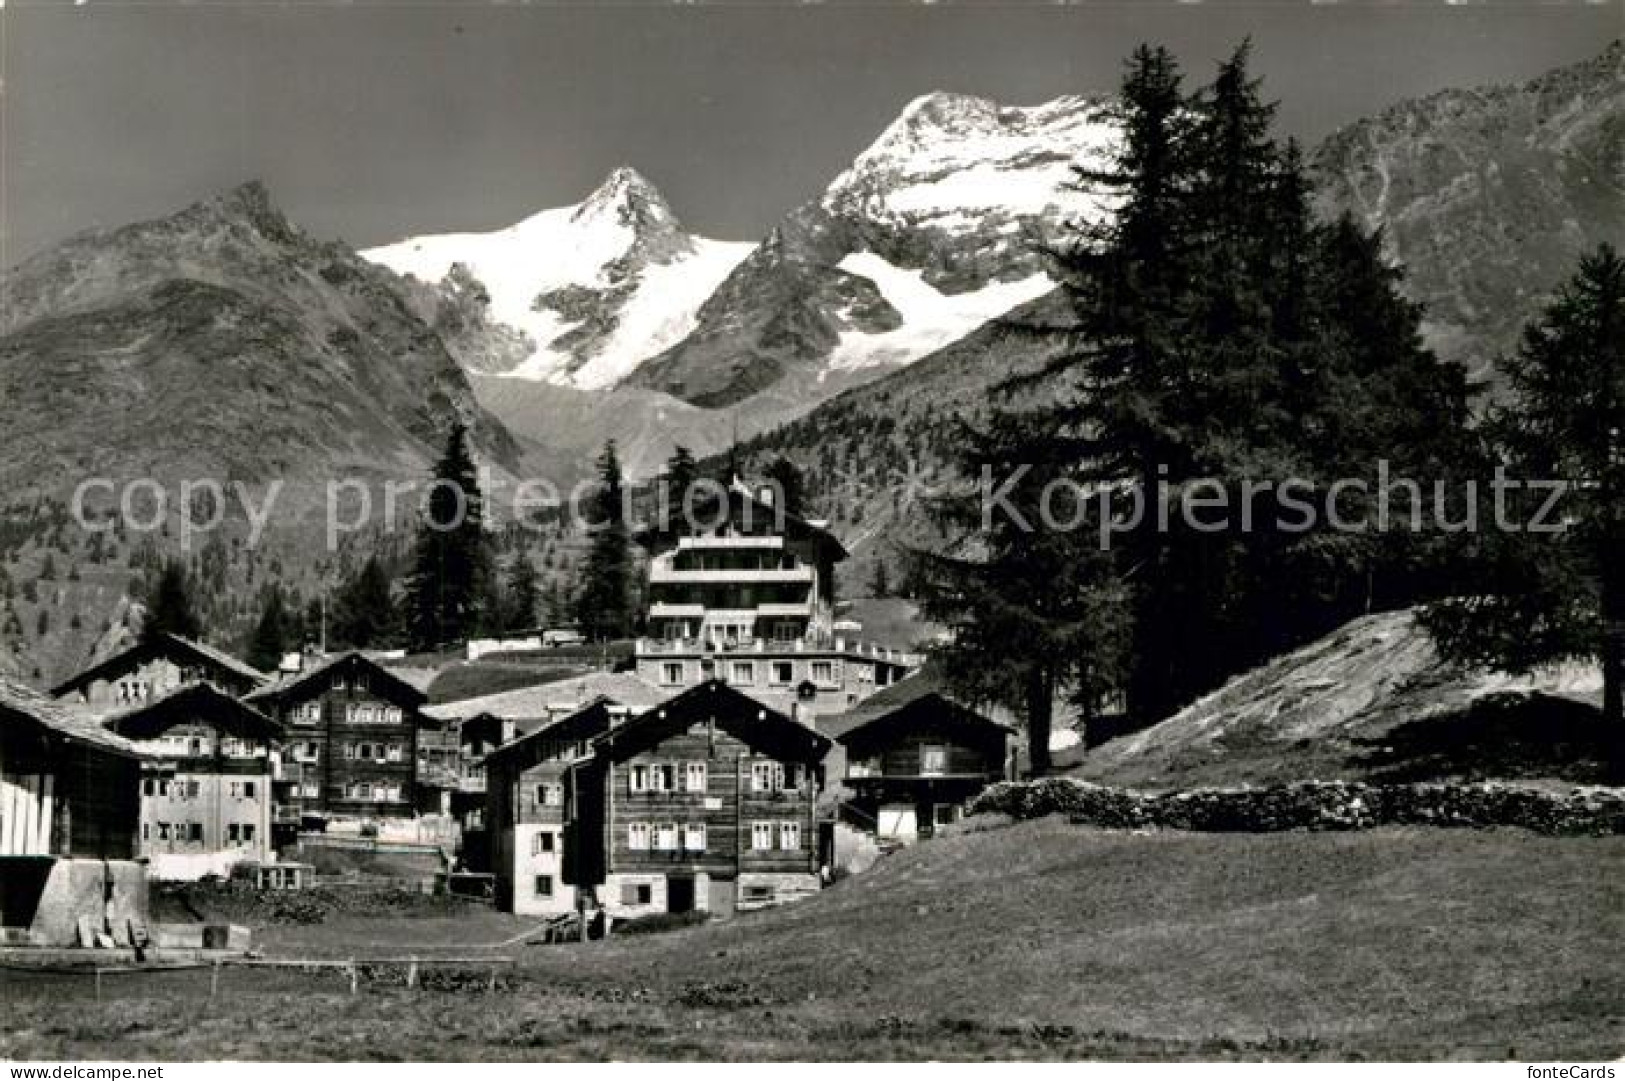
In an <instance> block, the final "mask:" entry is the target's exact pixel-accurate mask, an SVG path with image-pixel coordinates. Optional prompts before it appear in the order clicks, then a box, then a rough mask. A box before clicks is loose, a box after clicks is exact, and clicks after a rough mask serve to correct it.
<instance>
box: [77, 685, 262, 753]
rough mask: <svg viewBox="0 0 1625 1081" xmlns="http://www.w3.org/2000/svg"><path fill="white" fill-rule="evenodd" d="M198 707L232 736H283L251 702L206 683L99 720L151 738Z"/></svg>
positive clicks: (138, 736)
mask: <svg viewBox="0 0 1625 1081" xmlns="http://www.w3.org/2000/svg"><path fill="white" fill-rule="evenodd" d="M199 711H207V714H208V717H209V718H210V719H214V720H221V721H223V722H224V725H225V727H226V729H227V730H228V731H229V732H230V733H231V734H232V735H234V736H255V737H258V738H261V739H280V738H282V734H283V730H282V726H281V725H280V724H278V723H277V722H276V721H273V720H272V719H271V718H269V717H267V716H266V715H265V714H263V713H261V712H260V711H259V710H257V709H255V708H254V707H253V706H251V705H248V704H247V703H245V702H241V701H239V700H238V699H236V698H233V697H232V696H231V695H229V694H226V693H225V692H224V691H221V690H219V689H217V688H215V687H213V686H210V685H209V684H207V683H192V684H188V685H187V686H184V687H176V688H174V689H173V690H171V691H169V692H168V693H166V694H162V695H159V696H158V697H157V698H154V699H152V700H151V701H148V702H143V703H142V704H141V705H139V706H136V707H134V708H132V709H126V710H122V711H120V712H118V713H113V714H110V715H108V716H106V717H104V718H102V724H103V725H104V726H105V727H106V728H108V729H111V730H112V731H114V732H117V733H118V734H119V735H121V736H124V737H125V738H127V739H132V740H137V741H139V740H143V739H152V738H153V737H155V736H157V735H160V734H161V733H163V732H165V731H166V730H168V729H169V728H170V727H172V726H174V725H176V724H181V723H184V722H186V721H188V720H191V719H193V718H195V717H196V716H197V714H198V712H199Z"/></svg>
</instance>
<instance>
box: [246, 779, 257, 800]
mask: <svg viewBox="0 0 1625 1081" xmlns="http://www.w3.org/2000/svg"><path fill="white" fill-rule="evenodd" d="M257 791H258V789H256V788H255V787H254V782H253V781H244V782H243V799H255V798H256V795H255V793H256V792H257Z"/></svg>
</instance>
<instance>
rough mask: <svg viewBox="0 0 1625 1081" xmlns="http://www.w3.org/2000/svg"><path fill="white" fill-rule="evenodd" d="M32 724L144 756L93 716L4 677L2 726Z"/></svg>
mask: <svg viewBox="0 0 1625 1081" xmlns="http://www.w3.org/2000/svg"><path fill="white" fill-rule="evenodd" d="M30 724H32V725H34V726H36V727H38V728H43V729H45V730H46V731H48V732H51V733H54V734H55V735H58V736H61V737H62V738H63V739H67V740H71V741H72V742H74V743H80V744H84V745H85V746H89V747H96V748H98V749H100V750H104V751H108V752H110V753H112V754H118V755H125V756H128V757H132V758H136V757H140V750H139V749H138V748H137V747H136V745H135V744H133V743H131V742H130V741H129V740H127V739H125V738H124V737H123V736H120V735H117V734H116V733H113V732H109V731H108V730H107V729H105V728H103V727H102V726H101V723H100V722H99V721H98V720H97V719H96V718H95V717H93V716H91V715H90V714H89V713H87V712H84V711H81V710H78V709H75V708H73V707H72V706H67V705H64V704H62V703H61V702H57V701H54V700H52V699H50V698H47V697H46V696H45V695H43V694H40V693H39V692H38V691H35V690H32V689H30V688H28V687H24V686H23V685H22V684H20V683H13V682H12V681H11V680H9V679H5V678H4V677H0V725H3V726H5V727H8V728H9V727H12V726H24V725H30Z"/></svg>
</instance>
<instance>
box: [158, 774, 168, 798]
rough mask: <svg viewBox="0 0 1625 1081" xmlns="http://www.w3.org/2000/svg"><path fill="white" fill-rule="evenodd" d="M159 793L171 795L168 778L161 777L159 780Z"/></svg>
mask: <svg viewBox="0 0 1625 1081" xmlns="http://www.w3.org/2000/svg"><path fill="white" fill-rule="evenodd" d="M158 794H159V795H160V796H168V795H169V782H168V781H167V780H164V779H162V778H160V779H159V781H158Z"/></svg>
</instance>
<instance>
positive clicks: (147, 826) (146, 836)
mask: <svg viewBox="0 0 1625 1081" xmlns="http://www.w3.org/2000/svg"><path fill="white" fill-rule="evenodd" d="M141 839H142V840H143V841H150V840H152V823H151V822H143V823H141Z"/></svg>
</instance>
